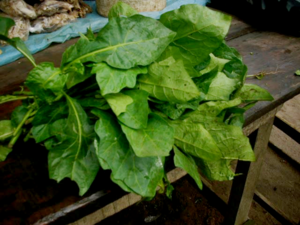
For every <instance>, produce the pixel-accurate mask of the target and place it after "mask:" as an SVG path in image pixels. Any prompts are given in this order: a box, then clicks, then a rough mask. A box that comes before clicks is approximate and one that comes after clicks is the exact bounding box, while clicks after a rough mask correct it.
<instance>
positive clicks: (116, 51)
mask: <svg viewBox="0 0 300 225" xmlns="http://www.w3.org/2000/svg"><path fill="white" fill-rule="evenodd" d="M0 21H1V25H0V28H1V30H0V39H2V40H5V41H7V42H8V43H10V44H11V45H13V46H14V47H16V48H17V49H19V50H21V52H22V53H23V54H25V56H26V57H27V58H28V59H29V60H30V61H31V62H32V63H33V65H34V68H33V69H32V70H31V71H30V73H29V74H28V77H27V79H26V81H25V85H26V86H27V87H28V88H29V90H30V92H29V91H21V92H18V93H17V94H15V95H6V96H1V97H0V102H1V103H3V102H9V101H14V100H19V99H22V100H23V104H22V105H21V106H19V107H17V108H16V109H15V110H14V112H13V113H12V116H11V120H4V121H1V122H0V141H1V143H2V145H1V146H0V160H4V159H5V158H6V156H7V154H8V153H9V152H10V151H11V148H12V146H13V145H14V143H15V142H16V140H17V139H18V138H19V137H20V136H24V139H25V140H27V139H28V138H30V137H33V138H34V139H35V141H36V143H43V144H44V146H45V147H46V148H47V149H48V151H49V154H48V167H49V175H50V178H52V179H55V180H57V181H58V182H60V181H61V180H62V179H64V178H67V177H68V178H70V179H71V180H73V181H75V182H76V183H77V184H78V186H79V188H80V195H83V194H84V193H86V191H87V190H88V189H89V187H90V186H91V184H92V182H93V180H94V178H95V176H96V174H97V173H98V171H99V169H100V168H102V169H104V170H111V179H112V181H113V182H115V183H117V184H118V185H119V186H120V187H121V188H122V189H124V190H125V191H128V192H133V193H137V194H139V195H141V196H144V197H147V198H152V197H153V196H155V193H156V189H157V187H161V188H162V189H164V188H165V187H167V189H166V192H167V194H170V191H171V190H172V187H171V186H170V184H169V182H168V180H167V178H166V171H165V168H164V166H165V161H166V157H169V158H170V157H172V158H173V159H174V164H175V166H176V167H180V168H182V169H183V170H185V171H186V172H187V173H188V174H190V175H191V176H192V177H193V178H194V180H195V182H196V183H197V185H198V186H199V188H202V183H201V180H200V175H199V170H200V171H201V172H202V173H203V174H204V175H205V176H206V177H207V178H209V179H212V180H220V181H222V180H230V179H233V177H234V176H235V174H234V172H232V170H231V169H230V162H231V161H232V160H237V159H238V160H246V161H253V160H255V156H254V154H253V151H252V149H251V146H250V144H249V140H248V138H247V137H245V136H244V135H243V132H242V126H243V122H244V117H243V114H244V112H245V111H246V110H247V109H248V108H249V107H251V106H252V105H253V103H255V102H256V101H259V100H272V97H271V96H270V94H269V93H268V92H267V91H266V90H264V89H262V88H260V87H258V86H255V85H249V84H248V85H247V84H244V81H245V76H246V72H247V67H246V66H245V65H244V64H243V62H242V59H241V56H240V55H239V53H238V52H237V51H236V50H235V49H233V48H230V47H228V46H227V45H226V43H225V42H224V37H225V36H226V34H227V32H228V29H229V26H230V21H231V18H230V17H229V16H227V15H224V14H222V13H220V12H215V11H212V10H210V9H208V8H206V7H202V6H199V5H184V6H182V7H181V8H180V9H176V10H174V11H170V12H167V13H164V14H163V15H162V16H161V18H160V19H159V20H155V19H152V18H148V17H145V16H142V15H139V14H137V12H136V11H135V10H134V9H132V8H130V6H128V5H126V4H124V3H121V2H119V3H118V4H116V5H115V6H114V7H113V8H112V9H111V11H110V13H109V22H108V24H107V25H106V26H105V27H104V28H103V29H102V30H101V31H100V32H99V33H98V35H97V36H96V37H95V36H94V34H93V33H92V32H91V30H88V32H87V34H86V35H83V34H81V38H80V39H79V40H78V42H77V43H76V44H74V45H73V46H71V47H69V48H68V49H67V50H66V51H65V52H64V54H63V58H62V62H61V66H60V68H56V67H55V66H54V65H53V63H50V62H44V63H40V64H38V65H36V64H35V63H34V59H33V57H32V56H31V55H30V53H29V51H28V50H27V49H26V46H25V45H24V44H23V43H22V42H21V41H20V40H19V39H8V38H7V37H6V35H7V31H8V29H9V28H10V27H11V26H12V25H13V22H12V21H11V20H10V19H6V18H1V20H0Z"/></svg>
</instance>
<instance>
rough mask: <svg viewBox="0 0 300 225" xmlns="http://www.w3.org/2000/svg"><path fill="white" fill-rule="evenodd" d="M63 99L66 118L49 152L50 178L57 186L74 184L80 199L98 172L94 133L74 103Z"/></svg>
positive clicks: (75, 102)
mask: <svg viewBox="0 0 300 225" xmlns="http://www.w3.org/2000/svg"><path fill="white" fill-rule="evenodd" d="M65 96H66V99H67V102H68V107H69V116H68V119H67V121H66V124H65V128H64V130H62V131H60V133H58V134H57V136H56V139H57V143H56V144H55V145H53V146H51V147H50V149H49V150H50V151H49V155H48V165H49V174H50V178H52V179H55V180H57V181H58V182H59V181H61V180H62V179H64V178H66V177H69V178H70V179H71V180H74V181H75V182H76V183H77V184H78V186H79V189H80V195H83V194H84V193H85V192H86V191H87V190H88V189H89V187H90V186H91V184H92V182H93V180H94V179H95V177H96V175H97V172H98V170H99V162H98V160H97V157H96V154H95V148H94V145H93V140H94V137H95V132H94V129H93V126H91V125H90V124H89V119H88V117H87V115H86V113H85V112H84V110H83V109H82V107H81V106H80V105H79V104H78V103H77V101H76V100H75V99H72V98H71V97H69V96H68V95H65Z"/></svg>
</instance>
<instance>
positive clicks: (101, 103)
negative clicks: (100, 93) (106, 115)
mask: <svg viewBox="0 0 300 225" xmlns="http://www.w3.org/2000/svg"><path fill="white" fill-rule="evenodd" d="M77 101H78V102H79V104H80V105H81V106H82V107H83V108H97V109H102V110H107V109H110V106H109V104H108V103H107V101H106V99H104V98H99V99H98V98H94V97H86V98H80V99H77Z"/></svg>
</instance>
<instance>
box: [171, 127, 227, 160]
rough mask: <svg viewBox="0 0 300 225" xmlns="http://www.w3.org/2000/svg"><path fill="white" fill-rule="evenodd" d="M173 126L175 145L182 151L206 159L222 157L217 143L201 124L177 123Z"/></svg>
mask: <svg viewBox="0 0 300 225" xmlns="http://www.w3.org/2000/svg"><path fill="white" fill-rule="evenodd" d="M174 127H175V145H176V146H178V147H179V148H180V149H182V150H183V151H184V152H186V153H188V154H190V155H193V156H196V157H199V158H203V159H206V160H216V159H220V158H221V157H222V154H221V152H220V150H219V148H218V145H217V143H216V142H215V140H214V139H213V138H212V136H211V135H210V133H209V132H208V131H207V130H206V129H205V128H204V127H203V126H202V125H201V124H199V123H198V124H196V123H194V124H192V123H185V122H181V123H177V124H174Z"/></svg>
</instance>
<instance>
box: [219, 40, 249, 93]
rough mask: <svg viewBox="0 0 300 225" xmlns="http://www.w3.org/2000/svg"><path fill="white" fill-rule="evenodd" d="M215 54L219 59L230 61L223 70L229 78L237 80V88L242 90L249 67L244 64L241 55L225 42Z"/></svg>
mask: <svg viewBox="0 0 300 225" xmlns="http://www.w3.org/2000/svg"><path fill="white" fill-rule="evenodd" d="M213 54H214V55H215V56H216V57H218V58H223V59H227V60H230V61H229V62H228V63H226V65H225V66H224V68H223V71H222V72H224V73H225V74H226V76H227V77H229V78H231V79H234V80H236V87H237V88H240V87H241V86H242V85H243V83H244V81H245V78H246V74H247V66H246V65H245V64H244V63H243V61H242V57H241V55H240V54H239V53H238V52H237V50H236V49H234V48H231V47H229V46H227V45H226V43H225V42H223V43H222V44H221V45H220V47H219V48H218V49H216V50H215V51H214V52H213Z"/></svg>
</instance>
